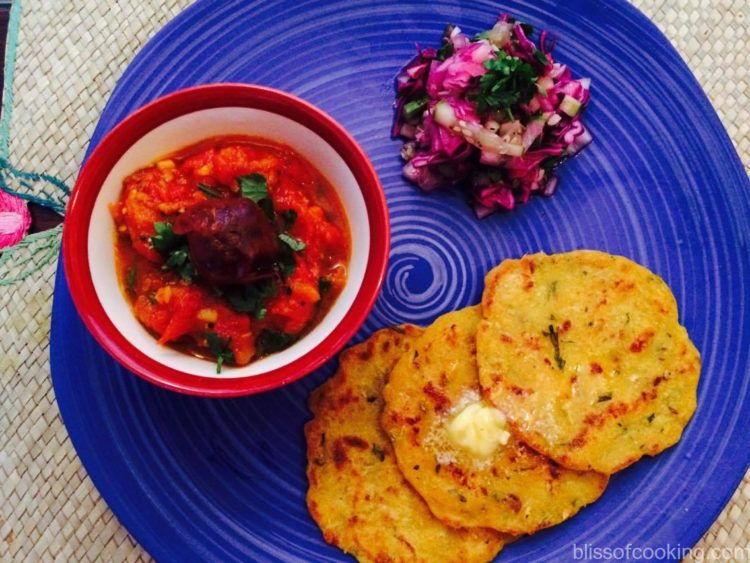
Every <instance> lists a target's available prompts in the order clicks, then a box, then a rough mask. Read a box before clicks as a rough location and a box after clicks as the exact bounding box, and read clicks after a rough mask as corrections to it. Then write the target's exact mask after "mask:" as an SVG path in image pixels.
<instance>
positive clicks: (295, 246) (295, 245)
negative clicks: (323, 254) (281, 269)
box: [279, 233, 307, 252]
mask: <svg viewBox="0 0 750 563" xmlns="http://www.w3.org/2000/svg"><path fill="white" fill-rule="evenodd" d="M279 240H280V241H281V242H283V243H284V244H286V245H287V246H288V247H289V248H291V249H292V250H293V251H294V252H299V251H301V250H304V249H305V248H306V247H307V245H306V244H305V243H304V242H302V241H301V240H298V239H296V238H294V237H293V236H291V235H290V234H289V233H281V234H280V235H279Z"/></svg>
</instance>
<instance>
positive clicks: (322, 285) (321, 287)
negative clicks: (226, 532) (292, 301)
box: [318, 278, 333, 295]
mask: <svg viewBox="0 0 750 563" xmlns="http://www.w3.org/2000/svg"><path fill="white" fill-rule="evenodd" d="M332 285H333V284H332V283H331V280H329V279H326V278H318V293H320V294H321V295H323V294H324V293H326V292H327V291H328V290H329V289H331V286H332Z"/></svg>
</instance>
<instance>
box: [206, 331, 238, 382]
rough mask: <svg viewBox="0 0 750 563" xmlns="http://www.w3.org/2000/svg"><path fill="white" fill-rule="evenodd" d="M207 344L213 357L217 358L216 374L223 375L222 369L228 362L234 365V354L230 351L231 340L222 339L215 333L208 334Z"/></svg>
mask: <svg viewBox="0 0 750 563" xmlns="http://www.w3.org/2000/svg"><path fill="white" fill-rule="evenodd" d="M205 336H206V344H208V350H209V352H211V355H212V356H215V357H216V373H221V367H222V366H223V365H224V364H225V363H226V362H232V363H234V353H233V352H232V351H231V350H230V349H229V344H230V343H231V342H232V339H231V338H222V337H221V336H219V335H218V334H216V333H215V332H207V333H206V334H205Z"/></svg>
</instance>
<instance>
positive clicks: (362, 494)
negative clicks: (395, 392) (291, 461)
mask: <svg viewBox="0 0 750 563" xmlns="http://www.w3.org/2000/svg"><path fill="white" fill-rule="evenodd" d="M421 332H422V331H421V329H419V328H417V327H415V326H408V325H407V326H404V327H401V328H394V329H385V330H381V331H379V332H376V333H375V334H374V335H373V336H372V337H370V339H369V340H367V341H366V342H363V343H361V344H358V345H356V346H353V347H352V348H350V349H348V350H347V351H345V352H344V353H343V354H342V355H341V363H340V367H339V370H338V372H337V373H336V374H335V375H334V376H333V377H332V378H331V379H329V380H328V381H327V382H326V383H325V384H323V385H322V386H321V387H320V388H318V389H317V390H316V391H315V392H314V393H313V395H312V397H311V399H310V409H311V410H312V412H313V414H314V416H315V417H314V418H313V420H311V421H310V422H309V423H307V425H306V426H305V437H306V439H307V458H308V467H307V476H308V480H309V482H310V488H309V490H308V493H307V504H308V507H309V509H310V514H312V517H313V518H314V519H315V521H316V522H317V523H318V525H319V526H320V528H321V530H322V531H323V536H324V538H325V540H326V541H327V542H328V543H331V544H334V545H337V546H338V547H340V548H341V549H343V550H344V551H346V552H347V553H350V554H352V555H354V556H355V557H356V558H357V559H359V560H360V561H377V562H386V561H404V562H407V561H408V562H412V561H423V562H428V561H430V562H431V561H454V562H456V563H459V562H461V563H462V562H467V561H468V562H473V561H476V562H486V561H489V560H491V559H492V558H493V557H494V556H495V555H496V554H497V553H498V552H499V551H500V549H501V548H502V546H503V544H504V540H505V539H507V538H505V537H504V536H503V535H501V534H498V533H497V532H494V531H492V530H483V529H473V530H469V529H452V528H448V527H446V526H445V525H443V524H442V523H441V522H440V521H439V520H438V519H437V518H435V517H434V516H433V515H432V514H431V513H430V510H429V508H428V507H427V505H426V504H425V503H424V501H423V500H422V499H421V498H420V496H419V495H418V494H417V493H415V492H414V490H413V489H412V488H411V487H410V486H409V484H408V483H407V482H406V481H405V480H404V478H403V476H402V475H401V473H400V472H399V470H398V467H397V466H396V461H395V458H394V455H393V450H392V448H391V446H390V443H389V441H388V438H387V437H386V435H385V434H384V433H383V431H382V430H381V429H380V426H379V420H378V419H379V417H380V413H381V410H382V405H383V401H382V395H381V391H382V388H383V385H384V383H385V378H386V376H387V374H388V372H389V371H390V370H391V368H392V367H393V365H394V364H395V363H396V361H397V360H398V358H399V357H400V356H401V354H402V353H404V352H407V351H409V350H410V349H411V346H412V344H413V343H414V341H415V340H416V339H417V337H418V336H419V335H420V334H421Z"/></svg>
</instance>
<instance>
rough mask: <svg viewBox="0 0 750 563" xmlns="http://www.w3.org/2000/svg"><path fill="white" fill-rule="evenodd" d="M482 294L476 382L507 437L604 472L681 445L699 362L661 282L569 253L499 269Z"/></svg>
mask: <svg viewBox="0 0 750 563" xmlns="http://www.w3.org/2000/svg"><path fill="white" fill-rule="evenodd" d="M485 283H486V286H485V290H484V295H483V297H482V311H483V316H484V320H483V321H482V322H481V323H480V325H479V332H478V336H477V346H478V357H479V378H480V382H481V385H482V387H483V388H484V390H485V392H486V393H487V395H488V397H489V399H490V400H491V401H492V403H493V404H495V405H496V406H497V407H498V409H499V410H501V411H502V412H503V413H505V415H506V416H507V417H508V420H509V422H510V424H511V427H512V429H513V432H514V434H515V435H516V436H518V437H519V438H520V439H521V440H523V441H524V442H525V443H527V444H528V445H530V446H531V447H533V448H534V449H536V450H537V451H539V452H541V453H544V454H545V455H547V456H549V457H551V458H552V459H554V460H556V461H557V462H558V463H560V464H561V465H563V466H565V467H570V468H572V469H579V470H586V469H594V470H596V471H601V472H603V473H613V472H615V471H618V470H620V469H622V468H624V467H627V466H628V465H630V464H631V463H633V462H635V461H636V460H638V459H639V458H641V457H642V456H643V455H655V454H657V453H659V452H661V451H662V450H664V449H665V448H668V447H669V446H671V445H673V444H674V443H675V442H677V441H678V440H679V439H680V436H681V434H682V430H683V428H684V427H685V425H686V424H687V422H688V420H690V417H691V416H692V414H693V411H694V410H695V404H696V388H697V385H698V377H699V374H700V366H701V360H700V355H699V353H698V351H697V350H696V349H695V347H694V346H693V344H692V343H691V342H690V339H689V338H688V335H687V332H686V330H685V328H684V327H682V326H680V324H679V321H678V319H677V304H676V302H675V299H674V296H673V295H672V292H671V291H670V290H669V288H668V287H667V285H666V284H665V283H664V281H663V280H662V279H661V278H659V277H658V276H656V275H655V274H653V273H651V272H650V271H648V270H647V269H646V268H644V267H642V266H639V265H638V264H635V263H634V262H632V261H630V260H628V259H626V258H623V257H620V256H612V255H609V254H604V253H602V252H595V251H576V252H569V253H566V254H555V255H550V256H547V255H545V254H534V255H531V256H524V257H523V258H521V259H520V260H506V261H505V262H503V263H502V264H500V266H498V267H497V268H495V269H494V270H492V271H491V272H490V273H489V274H488V275H487V278H486V280H485Z"/></svg>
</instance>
